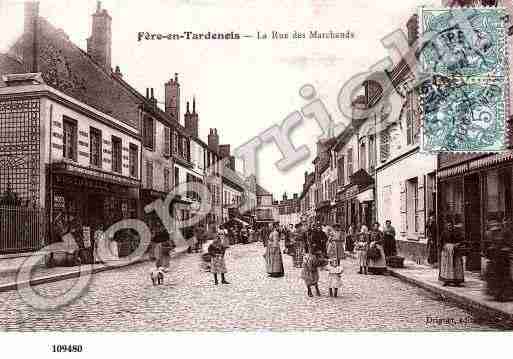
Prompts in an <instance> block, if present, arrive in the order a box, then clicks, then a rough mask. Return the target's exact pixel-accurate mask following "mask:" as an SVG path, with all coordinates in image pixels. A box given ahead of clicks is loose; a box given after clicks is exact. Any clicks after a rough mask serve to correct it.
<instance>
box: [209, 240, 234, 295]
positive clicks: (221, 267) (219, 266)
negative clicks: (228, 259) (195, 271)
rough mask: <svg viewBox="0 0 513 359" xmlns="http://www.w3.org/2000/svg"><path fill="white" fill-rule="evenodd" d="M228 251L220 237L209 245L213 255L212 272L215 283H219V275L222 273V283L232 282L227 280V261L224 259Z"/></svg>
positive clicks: (210, 252)
mask: <svg viewBox="0 0 513 359" xmlns="http://www.w3.org/2000/svg"><path fill="white" fill-rule="evenodd" d="M225 252H226V247H225V246H224V245H223V244H222V243H221V239H220V238H219V237H218V238H216V239H215V240H214V242H212V244H211V245H210V246H209V247H208V253H209V254H210V255H211V260H210V272H211V273H213V274H214V284H215V285H218V284H219V281H218V279H217V275H218V274H221V283H222V284H230V283H229V282H227V281H226V278H225V273H226V272H227V270H226V263H225V261H224V255H225Z"/></svg>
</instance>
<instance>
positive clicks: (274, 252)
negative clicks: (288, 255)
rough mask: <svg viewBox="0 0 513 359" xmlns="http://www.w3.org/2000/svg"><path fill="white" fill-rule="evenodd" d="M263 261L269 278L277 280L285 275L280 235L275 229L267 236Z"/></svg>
mask: <svg viewBox="0 0 513 359" xmlns="http://www.w3.org/2000/svg"><path fill="white" fill-rule="evenodd" d="M265 261H266V270H267V274H269V276H270V277H273V278H279V277H283V276H284V275H285V269H284V268H283V259H282V256H281V249H280V234H279V233H278V230H277V229H276V227H275V228H274V229H273V231H272V232H271V234H270V235H269V243H268V244H267V249H266V251H265Z"/></svg>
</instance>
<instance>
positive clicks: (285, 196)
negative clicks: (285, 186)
mask: <svg viewBox="0 0 513 359" xmlns="http://www.w3.org/2000/svg"><path fill="white" fill-rule="evenodd" d="M283 200H284V201H286V200H287V192H285V193H284V194H283Z"/></svg>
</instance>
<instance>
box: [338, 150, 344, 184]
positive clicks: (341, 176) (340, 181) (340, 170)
mask: <svg viewBox="0 0 513 359" xmlns="http://www.w3.org/2000/svg"><path fill="white" fill-rule="evenodd" d="M344 175H345V173H344V156H340V158H339V159H338V167H337V178H338V185H339V186H343V185H344V183H345V178H344Z"/></svg>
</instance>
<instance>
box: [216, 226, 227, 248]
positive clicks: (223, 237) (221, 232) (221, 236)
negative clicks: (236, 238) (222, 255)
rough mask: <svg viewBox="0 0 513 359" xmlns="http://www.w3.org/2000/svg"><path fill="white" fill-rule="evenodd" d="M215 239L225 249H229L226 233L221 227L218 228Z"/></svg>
mask: <svg viewBox="0 0 513 359" xmlns="http://www.w3.org/2000/svg"><path fill="white" fill-rule="evenodd" d="M217 237H218V238H219V239H220V240H221V245H222V246H223V247H225V248H228V247H230V239H229V238H228V231H227V230H226V229H225V228H224V227H223V226H220V227H219V230H218V231H217Z"/></svg>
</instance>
